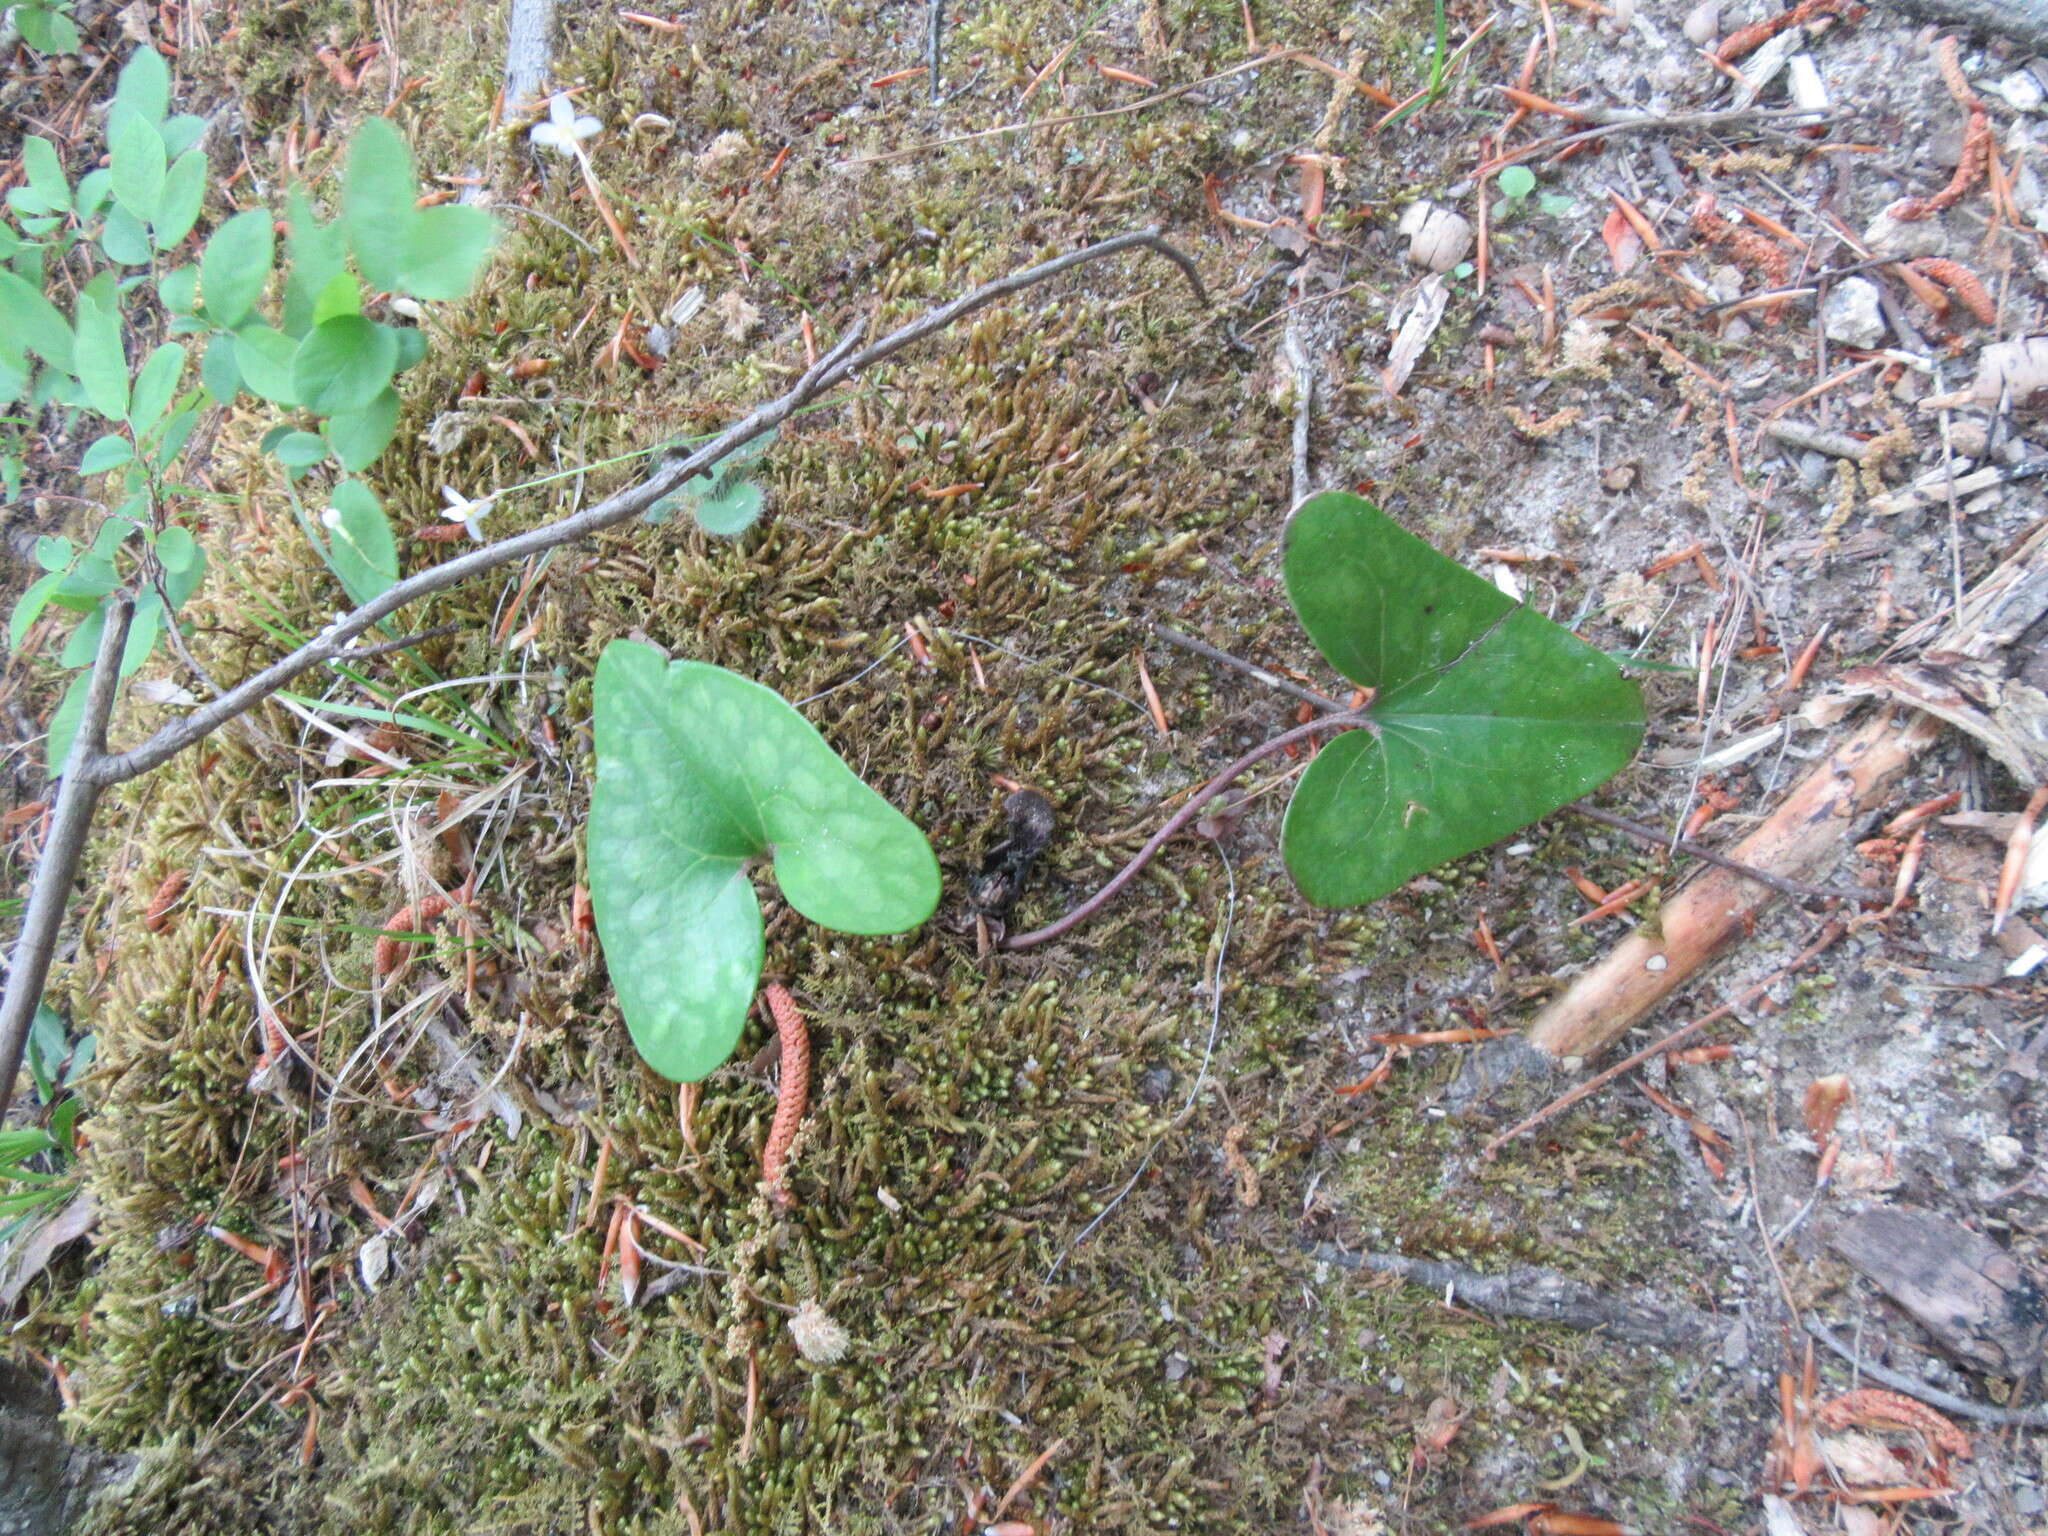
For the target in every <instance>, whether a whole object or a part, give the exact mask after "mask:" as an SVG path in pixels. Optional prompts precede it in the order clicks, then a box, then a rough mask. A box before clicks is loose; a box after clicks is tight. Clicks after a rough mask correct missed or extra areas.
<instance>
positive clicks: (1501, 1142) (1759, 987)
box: [1479, 923, 1848, 1162]
mask: <svg viewBox="0 0 2048 1536" xmlns="http://www.w3.org/2000/svg"><path fill="white" fill-rule="evenodd" d="M1846 932H1848V930H1847V929H1846V928H1844V927H1843V926H1842V925H1841V924H1840V923H1829V924H1828V925H1827V926H1826V927H1824V928H1822V929H1821V932H1820V937H1819V938H1817V939H1815V940H1814V941H1813V942H1812V943H1811V944H1809V945H1807V946H1806V948H1804V949H1802V950H1801V951H1800V952H1799V953H1798V954H1796V955H1794V956H1793V957H1792V959H1791V960H1790V961H1789V962H1787V963H1786V964H1785V965H1783V966H1781V967H1779V968H1778V969H1777V970H1775V971H1773V972H1771V974H1770V975H1768V976H1766V977H1765V978H1764V979H1763V980H1762V981H1760V982H1758V983H1757V984H1756V985H1755V986H1753V987H1751V988H1749V989H1748V990H1747V991H1745V992H1743V993H1741V994H1739V995H1738V996H1735V997H1731V998H1730V999H1728V1001H1727V1002H1725V1003H1723V1004H1722V1005H1721V1006H1720V1007H1718V1008H1716V1009H1714V1010H1713V1011H1712V1012H1711V1013H1703V1014H1701V1015H1700V1016H1699V1017H1698V1018H1696V1019H1694V1020H1693V1021H1692V1022H1691V1023H1690V1024H1681V1025H1680V1026H1679V1027H1678V1028H1677V1029H1674V1030H1673V1031H1671V1033H1670V1034H1668V1035H1666V1036H1665V1037H1664V1038H1663V1039H1661V1040H1659V1041H1657V1042H1656V1043H1655V1044H1653V1045H1646V1046H1644V1047H1643V1048H1642V1049H1641V1050H1640V1051H1637V1052H1636V1053H1635V1054H1634V1055H1633V1056H1625V1057H1623V1058H1622V1059H1621V1060H1620V1061H1617V1062H1616V1063H1615V1064H1614V1065H1613V1066H1611V1067H1609V1068H1608V1069H1607V1070H1606V1071H1604V1072H1598V1073H1595V1074H1594V1075H1593V1076H1592V1077H1589V1078H1587V1079H1586V1080H1585V1081H1584V1082H1583V1083H1581V1084H1579V1086H1578V1087H1576V1088H1574V1089H1572V1090H1571V1091H1570V1092H1568V1093H1563V1094H1560V1095H1559V1096H1558V1097H1557V1098H1554V1099H1552V1100H1551V1101H1550V1102H1549V1103H1548V1104H1546V1105H1544V1106H1543V1107H1542V1108H1541V1109H1539V1110H1537V1111H1536V1113H1535V1114H1533V1115H1531V1116H1529V1118H1528V1119H1526V1120H1523V1121H1522V1122H1520V1123H1519V1124H1517V1125H1513V1126H1510V1127H1509V1128H1508V1129H1507V1130H1505V1131H1502V1132H1501V1133H1500V1134H1499V1135H1498V1136H1496V1137H1494V1138H1493V1140H1491V1141H1489V1142H1488V1143H1487V1144H1486V1145H1485V1146H1484V1147H1482V1148H1480V1149H1479V1155H1480V1157H1481V1158H1483V1159H1485V1160H1486V1161H1489V1162H1490V1161H1492V1160H1493V1158H1494V1157H1495V1156H1496V1155H1497V1154H1498V1153H1499V1152H1500V1149H1501V1148H1502V1147H1504V1146H1506V1145H1507V1144H1508V1143H1509V1142H1511V1141H1513V1140H1515V1139H1516V1138H1517V1137H1519V1136H1523V1135H1526V1134H1527V1133H1528V1132H1530V1131H1533V1130H1534V1129H1536V1127H1537V1126H1539V1125H1541V1124H1543V1122H1544V1121H1546V1120H1549V1119H1551V1118H1552V1117H1553V1116H1555V1115H1558V1114H1561V1113H1563V1112H1564V1111H1565V1110H1567V1109H1570V1108H1571V1107H1572V1105H1574V1104H1576V1103H1578V1102H1579V1100H1581V1099H1584V1098H1589V1097H1591V1096H1592V1095H1593V1094H1596V1093H1598V1092H1599V1091H1600V1090H1601V1089H1602V1088H1605V1087H1606V1086H1607V1085H1608V1084H1609V1083H1611V1082H1613V1081H1614V1080H1615V1079H1616V1078H1617V1077H1620V1076H1621V1075H1622V1074H1623V1073H1624V1072H1627V1071H1629V1070H1630V1069H1631V1068H1634V1067H1639V1066H1641V1065H1642V1064H1643V1063H1644V1062H1646V1061H1648V1060H1650V1059H1651V1058H1652V1057H1654V1056H1659V1055H1662V1054H1663V1053H1664V1052H1665V1051H1668V1050H1670V1049H1671V1048H1672V1047H1673V1046H1674V1045H1676V1044H1678V1042H1679V1041H1681V1040H1683V1039H1684V1038H1685V1037H1686V1036H1687V1035H1691V1034H1696V1033H1698V1032H1699V1031H1700V1030H1702V1029H1705V1028H1706V1027H1707V1026H1708V1025H1709V1024H1713V1023H1717V1022H1718V1021H1720V1020H1722V1019H1725V1018H1727V1017H1728V1016H1729V1015H1730V1014H1731V1013H1733V1012H1735V1010H1736V1009H1738V1008H1746V1007H1748V1006H1749V1005H1750V1004H1751V1003H1753V1002H1755V1001H1756V1000H1757V999H1758V998H1760V997H1762V996H1763V995H1764V993H1766V992H1768V991H1769V990H1770V989H1771V988H1772V987H1774V986H1776V985H1777V984H1778V983H1779V982H1781V981H1783V980H1784V979H1785V978H1786V977H1787V976H1790V975H1791V974H1792V973H1793V972H1794V971H1796V970H1798V969H1800V968H1801V967H1802V966H1804V965H1805V964H1806V963H1807V962H1808V961H1810V960H1812V959H1813V958H1814V957H1815V956H1816V955H1818V954H1820V953H1821V951H1823V950H1825V949H1826V948H1827V947H1828V946H1829V945H1831V944H1833V943H1834V942H1835V940H1837V939H1839V938H1840V937H1841V936H1842V935H1843V934H1844V933H1846Z"/></svg>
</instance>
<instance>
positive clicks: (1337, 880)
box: [1282, 492, 1643, 907]
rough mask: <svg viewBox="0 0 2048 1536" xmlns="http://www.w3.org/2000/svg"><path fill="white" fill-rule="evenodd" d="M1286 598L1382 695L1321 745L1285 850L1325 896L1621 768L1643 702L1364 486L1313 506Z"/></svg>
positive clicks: (1600, 662) (1468, 848)
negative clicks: (1361, 723)
mask: <svg viewBox="0 0 2048 1536" xmlns="http://www.w3.org/2000/svg"><path fill="white" fill-rule="evenodd" d="M1286 577H1287V595H1288V598H1289V600H1290V601H1291V602H1292V603H1293V604H1294V611H1295V613H1296V614H1297V615H1298V616H1299V617H1300V619H1301V623H1302V627H1303V628H1304V629H1306V630H1307V631H1308V633H1309V638H1310V639H1312V640H1314V641H1315V643H1316V647H1317V649H1319V650H1320V651H1321V652H1322V653H1323V655H1324V657H1325V658H1327V659H1328V661H1329V662H1330V664H1331V665H1332V666H1334V667H1335V668H1336V669H1337V670H1338V671H1339V672H1341V673H1343V674H1344V675H1345V676H1346V677H1348V678H1350V679H1351V680H1352V681H1353V682H1354V683H1358V684H1360V685H1362V686H1364V687H1368V688H1373V689H1376V690H1378V691H1377V693H1376V694H1375V695H1374V698H1373V702H1372V706H1371V715H1372V719H1373V721H1374V722H1375V726H1376V728H1375V729H1369V730H1358V731H1350V732H1347V733H1345V734H1344V735H1341V736H1338V737H1336V738H1335V739H1333V740H1330V741H1328V742H1326V743H1325V744H1324V746H1323V748H1322V750H1321V751H1320V752H1319V753H1317V755H1316V758H1315V761H1314V762H1312V763H1311V764H1310V765H1309V768H1308V771H1307V772H1306V773H1304V774H1303V775H1302V778H1301V783H1300V784H1299V785H1298V786H1297V787H1296V789H1295V791H1294V798H1293V800H1292V801H1291V802H1290V803H1289V805H1288V807H1287V821H1286V826H1285V829H1284V831H1283V833H1282V852H1283V853H1284V855H1285V857H1286V860H1287V867H1288V869H1289V870H1290V871H1291V872H1292V873H1293V875H1294V880H1295V883H1296V884H1297V885H1298V886H1300V887H1301V893H1302V894H1303V895H1304V896H1306V897H1307V898H1308V899H1309V900H1310V901H1312V902H1314V903H1315V904H1316V905H1317V906H1323V907H1347V906H1357V905H1359V904H1361V903H1363V902H1368V901H1372V900H1374V899H1375V898H1377V897H1380V896H1384V895H1385V894H1386V893H1387V892H1389V891H1391V890H1393V889H1395V888H1396V887H1397V886H1399V885H1401V884H1402V883H1403V882H1404V881H1406V880H1408V879H1410V878H1412V877H1413V876H1415V875H1418V874H1420V873H1422V872H1423V871H1424V870H1426V869H1431V868H1434V867H1435V866H1436V865H1438V864H1441V863H1443V862H1445V861H1446V860H1448V859H1455V858H1458V857H1459V856H1461V855H1463V854H1467V853H1470V852H1472V851H1473V850H1474V849H1475V848H1484V847H1485V846H1486V845H1487V844H1489V843H1492V842H1497V841H1498V840H1499V839H1501V838H1503V837H1506V836H1507V835H1508V834H1510V833H1512V832H1515V831H1517V830H1519V829H1520V828H1522V827H1525V826H1527V825H1528V824H1529V823H1530V822H1532V821H1535V820H1537V819H1538V818H1539V817H1542V816H1547V815H1549V814H1550V813H1551V812H1552V811H1554V810H1556V809H1557V808H1558V807H1559V806H1561V805H1564V804H1566V803H1568V802H1570V801H1572V800H1576V799H1577V798H1578V797H1579V796H1581V795H1583V794H1585V793H1586V792H1587V791H1589V790H1591V789H1593V788H1594V787H1595V786H1597V785H1599V784H1601V783H1602V782H1604V781H1605V780H1606V779H1608V778H1610V777H1612V776H1613V775H1614V774H1615V773H1617V772H1619V771H1620V770H1621V769H1622V768H1623V767H1625V766H1626V765H1627V763H1628V761H1629V759H1630V758H1631V757H1633V756H1634V755H1635V750H1636V747H1637V745H1638V744H1639V743H1640V742H1641V741H1642V737H1643V701H1642V695H1641V694H1640V693H1639V692H1638V691H1637V689H1636V686H1635V684H1633V683H1631V682H1630V681H1628V679H1626V678H1624V677H1623V676H1622V675H1621V671H1620V669H1619V668H1618V667H1616V666H1615V664H1614V663H1613V661H1611V660H1610V659H1609V658H1608V657H1606V656H1605V655H1603V654H1602V653H1601V652H1599V651H1597V650H1595V649H1594V648H1593V647H1592V646H1590V645H1588V644H1586V642H1585V641H1583V640H1580V639H1579V638H1578V637H1577V636H1575V635H1573V634H1572V633H1571V632H1570V631H1569V630H1567V629H1565V628H1564V627H1563V626H1561V625H1558V624H1554V623H1552V622H1551V621H1550V620H1549V619H1546V618H1544V617H1543V616H1542V615H1541V614H1539V613H1537V612H1535V611H1534V610H1533V609H1530V608H1526V607H1523V606H1522V605H1520V604H1519V603H1516V602H1514V601H1513V600H1512V599H1511V598H1509V597H1508V596H1507V595H1506V594H1504V593H1502V592H1501V591H1499V590H1498V589H1497V588H1495V587H1494V586H1493V585H1492V584H1491V583H1490V582H1487V581H1484V580H1482V579H1481V578H1479V577H1478V576H1475V575H1473V574H1472V572H1470V571H1468V570H1466V569H1465V568H1464V567H1463V566H1461V565H1458V564H1457V563H1456V562H1455V561H1452V560H1447V559H1445V558H1444V557H1443V556H1442V555H1440V554H1438V553H1437V552H1436V551H1435V550H1433V549H1431V548H1430V547H1429V546H1428V545H1427V544H1425V543H1423V542H1422V541H1421V540H1420V539H1418V538H1416V537H1415V536H1414V535H1413V534H1410V533H1408V532H1406V531H1405V530H1403V529H1402V528H1400V527H1399V526H1398V525H1396V524H1395V523H1394V522H1393V520H1392V519H1390V518H1388V517H1387V516H1386V514H1384V513H1383V512H1381V511H1380V510H1379V508H1377V507H1375V506H1373V505H1372V503H1370V502H1368V501H1364V500H1361V499H1360V498H1359V497H1356V496H1351V495H1346V494H1344V493H1341V492H1333V493H1330V494H1327V495H1322V496H1316V497H1312V498H1311V499H1310V500H1308V501H1305V502H1303V503H1302V505H1301V506H1300V508H1299V509H1297V511H1296V512H1295V514H1294V517H1293V519H1292V521H1291V522H1290V523H1289V525H1288V529H1287V552H1286Z"/></svg>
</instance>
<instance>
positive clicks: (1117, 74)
mask: <svg viewBox="0 0 2048 1536" xmlns="http://www.w3.org/2000/svg"><path fill="white" fill-rule="evenodd" d="M1088 62H1089V63H1090V64H1093V65H1094V66H1095V69H1096V72H1097V73H1098V74H1100V75H1101V76H1102V78H1103V79H1105V80H1120V81H1122V82H1123V83H1124V84H1125V85H1142V86H1143V87H1144V88H1145V89H1146V90H1148V91H1156V90H1158V89H1159V82H1158V81H1157V80H1147V79H1146V78H1145V77H1144V76H1143V75H1140V74H1135V73H1133V72H1132V71H1130V70H1128V69H1118V68H1117V67H1116V66H1115V65H1114V64H1104V63H1102V62H1100V61H1099V60H1096V59H1090V60H1089V61H1088Z"/></svg>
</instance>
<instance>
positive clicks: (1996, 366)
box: [1970, 336, 2048, 405]
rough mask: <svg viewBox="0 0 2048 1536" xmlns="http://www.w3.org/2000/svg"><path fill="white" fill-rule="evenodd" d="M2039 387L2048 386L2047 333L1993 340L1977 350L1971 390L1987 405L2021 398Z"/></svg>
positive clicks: (2046, 387)
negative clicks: (1974, 375) (2014, 338)
mask: <svg viewBox="0 0 2048 1536" xmlns="http://www.w3.org/2000/svg"><path fill="white" fill-rule="evenodd" d="M2042 389H2048V336H2023V337H2021V338H2020V339H2019V340H2017V341H1994V342H1992V343H1990V344H1989V345H1988V346H1986V347H1984V348H1983V349H1982V350H1981V351H1979V352H1978V354H1977V376H1976V377H1975V378H1974V379H1972V380H1971V381H1970V393H1971V394H1972V395H1974V396H1975V397H1976V398H1977V399H1979V400H1981V401H1983V402H1984V403H1985V404H1986V405H1996V404H1997V403H1999V402H2000V401H2001V400H2005V399H2011V400H2024V399H2026V398H2027V396H2029V395H2031V394H2034V393H2035V392H2036V391H2038V390H2042Z"/></svg>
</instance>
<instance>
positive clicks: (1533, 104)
mask: <svg viewBox="0 0 2048 1536" xmlns="http://www.w3.org/2000/svg"><path fill="white" fill-rule="evenodd" d="M1494 89H1496V90H1497V91H1499V92H1500V93H1501V95H1503V96H1505V97H1507V99H1508V100H1509V101H1512V102H1513V103H1514V104H1515V105H1516V106H1518V107H1520V108H1522V109H1523V110H1524V111H1528V112H1547V113H1549V114H1550V115H1551V116H1552V117H1561V118H1564V119H1565V120H1566V121H1567V122H1573V123H1583V122H1584V121H1585V120H1586V114H1585V112H1584V111H1583V110H1581V109H1580V108H1578V107H1575V106H1572V105H1571V104H1570V103H1568V102H1562V101H1552V100H1550V99H1549V98H1548V97H1545V96H1538V95H1537V94H1536V93H1535V92H1534V91H1525V90H1522V89H1520V88H1519V87H1517V86H1512V85H1501V86H1496V87H1494Z"/></svg>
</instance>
